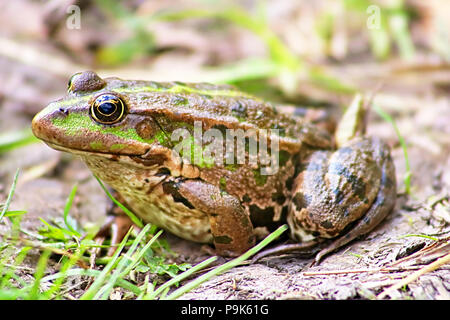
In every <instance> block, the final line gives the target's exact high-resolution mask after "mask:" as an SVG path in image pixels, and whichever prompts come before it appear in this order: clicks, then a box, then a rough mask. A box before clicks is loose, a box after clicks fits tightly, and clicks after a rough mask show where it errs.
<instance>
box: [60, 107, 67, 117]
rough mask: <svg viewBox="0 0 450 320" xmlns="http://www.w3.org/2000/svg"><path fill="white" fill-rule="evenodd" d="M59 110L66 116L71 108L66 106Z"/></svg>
mask: <svg viewBox="0 0 450 320" xmlns="http://www.w3.org/2000/svg"><path fill="white" fill-rule="evenodd" d="M59 111H60V112H62V113H64V114H65V115H66V116H67V115H68V114H69V110H67V109H65V108H62V107H61V108H59Z"/></svg>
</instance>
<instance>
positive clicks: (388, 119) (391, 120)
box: [373, 104, 412, 195]
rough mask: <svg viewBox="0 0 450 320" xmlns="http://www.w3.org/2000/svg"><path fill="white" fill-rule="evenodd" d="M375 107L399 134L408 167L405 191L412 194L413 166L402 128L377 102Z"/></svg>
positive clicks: (406, 166)
mask: <svg viewBox="0 0 450 320" xmlns="http://www.w3.org/2000/svg"><path fill="white" fill-rule="evenodd" d="M373 109H374V110H375V112H376V113H378V114H379V115H380V117H382V118H383V119H384V120H385V121H386V122H389V123H390V124H391V125H392V127H393V128H394V130H395V133H396V135H397V138H398V140H399V142H400V145H401V146H402V149H403V156H404V158H405V168H406V173H405V177H404V180H403V181H404V184H405V193H406V194H408V195H409V194H411V175H412V173H411V166H410V164H409V157H408V147H407V146H406V142H405V139H403V136H402V135H401V134H400V130H399V129H398V127H397V124H396V123H395V121H394V119H393V118H392V117H391V116H390V115H389V114H388V113H386V112H385V111H384V110H383V109H382V108H381V107H379V106H378V105H376V104H373Z"/></svg>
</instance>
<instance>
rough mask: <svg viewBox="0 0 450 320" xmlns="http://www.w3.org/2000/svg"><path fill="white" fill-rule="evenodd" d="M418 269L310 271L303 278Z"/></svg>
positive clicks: (415, 267)
mask: <svg viewBox="0 0 450 320" xmlns="http://www.w3.org/2000/svg"><path fill="white" fill-rule="evenodd" d="M418 269H420V267H419V266H409V267H399V268H389V267H383V268H375V269H347V270H329V271H312V272H304V273H303V275H305V276H326V275H333V274H348V273H376V272H382V273H390V272H403V271H410V270H418Z"/></svg>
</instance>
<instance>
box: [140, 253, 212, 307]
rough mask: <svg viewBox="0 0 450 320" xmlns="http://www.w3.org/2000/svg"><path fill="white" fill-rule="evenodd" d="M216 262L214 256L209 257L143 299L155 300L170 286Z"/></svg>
mask: <svg viewBox="0 0 450 320" xmlns="http://www.w3.org/2000/svg"><path fill="white" fill-rule="evenodd" d="M216 260H217V257H216V256H214V257H210V258H208V259H206V260H205V261H202V262H200V263H198V264H196V265H195V266H193V267H192V268H190V269H188V270H186V271H184V272H183V273H180V274H179V275H177V276H176V277H173V278H172V279H170V280H169V281H166V282H165V283H164V284H162V285H160V286H159V287H158V289H156V290H154V291H153V292H151V293H149V294H146V295H145V296H144V299H147V300H153V299H155V298H156V297H157V296H158V295H159V294H161V293H163V292H164V291H165V290H167V289H168V288H170V286H172V285H174V284H176V283H179V282H180V281H182V280H184V279H186V278H187V277H189V276H190V275H192V274H193V273H195V272H197V271H199V270H202V269H203V268H205V267H206V266H208V265H210V264H211V263H213V262H214V261H216Z"/></svg>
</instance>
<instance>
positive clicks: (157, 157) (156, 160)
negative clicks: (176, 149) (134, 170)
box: [130, 154, 167, 166]
mask: <svg viewBox="0 0 450 320" xmlns="http://www.w3.org/2000/svg"><path fill="white" fill-rule="evenodd" d="M130 159H132V160H133V161H135V162H137V163H140V164H143V165H146V166H152V165H162V164H164V162H165V161H166V160H167V156H166V155H165V154H154V155H152V156H151V157H150V158H145V159H144V158H141V157H140V156H130Z"/></svg>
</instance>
